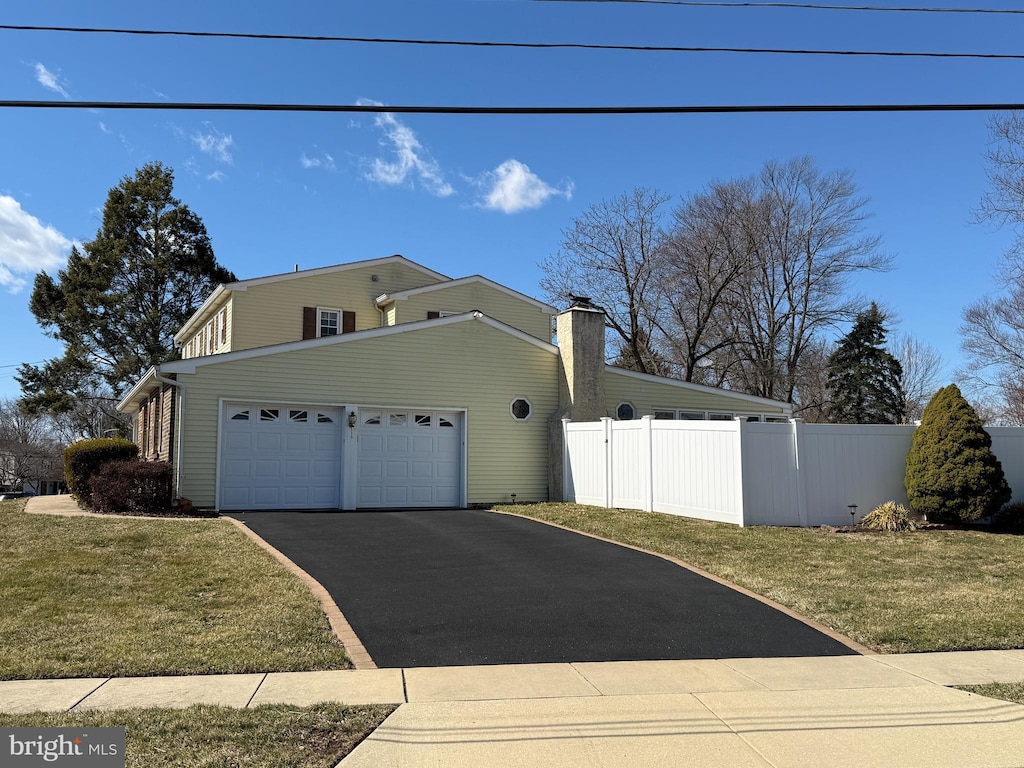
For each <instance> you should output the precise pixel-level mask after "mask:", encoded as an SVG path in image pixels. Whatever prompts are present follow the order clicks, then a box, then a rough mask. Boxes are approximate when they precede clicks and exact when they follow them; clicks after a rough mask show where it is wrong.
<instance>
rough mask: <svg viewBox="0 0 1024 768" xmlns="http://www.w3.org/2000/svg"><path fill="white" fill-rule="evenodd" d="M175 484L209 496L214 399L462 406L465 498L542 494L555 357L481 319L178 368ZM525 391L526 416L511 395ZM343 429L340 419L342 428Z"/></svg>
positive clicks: (206, 502)
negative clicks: (516, 410)
mask: <svg viewBox="0 0 1024 768" xmlns="http://www.w3.org/2000/svg"><path fill="white" fill-rule="evenodd" d="M179 381H180V382H181V384H182V386H183V389H184V393H185V399H184V408H183V414H182V418H183V424H182V427H183V429H184V433H183V434H184V435H185V443H184V445H183V447H182V451H181V456H180V459H181V493H182V495H184V496H186V497H188V498H190V499H191V500H192V501H193V502H194V503H195V504H197V505H199V506H213V505H214V503H215V472H216V467H217V434H218V401H219V400H220V399H221V398H223V399H225V400H231V399H242V400H253V401H260V402H275V401H277V402H293V403H308V404H323V405H328V404H335V405H384V406H409V407H420V408H424V409H426V408H438V409H462V408H465V409H467V414H466V418H467V419H468V437H467V445H466V447H465V451H466V455H467V456H468V462H467V464H468V491H469V494H468V501H469V503H471V504H474V503H484V502H492V501H501V500H508V499H509V496H510V494H512V493H515V494H516V495H517V496H516V497H517V499H519V500H521V501H527V500H543V499H545V498H546V497H547V490H548V489H547V483H548V463H547V455H548V453H547V451H548V449H547V446H548V419H549V417H550V416H551V415H552V414H553V413H554V412H555V411H556V410H557V407H558V384H557V356H556V355H554V354H552V353H551V352H550V351H549V350H546V349H540V348H538V347H535V346H534V345H532V344H530V343H529V342H526V341H523V340H521V339H517V338H515V337H513V336H510V335H509V334H507V333H504V332H502V331H500V330H497V329H494V328H491V327H489V326H487V325H485V324H484V323H482V322H477V321H471V322H462V323H454V324H448V325H442V326H438V327H433V328H429V327H428V328H424V329H421V330H417V331H409V332H406V333H401V334H394V335H388V336H381V337H377V338H369V339H353V340H351V341H346V342H343V343H338V344H328V345H323V346H319V347H315V348H313V349H305V350H297V351H293V352H282V353H279V354H274V355H266V356H260V357H256V358H251V359H247V360H235V361H227V362H224V363H219V364H215V365H209V366H202V367H200V368H197V369H196V373H195V374H180V375H179ZM515 397H526V398H528V399H529V400H530V402H531V403H532V405H533V415H532V416H531V418H530V420H529V421H526V422H517V421H514V420H513V419H512V417H511V415H510V414H509V404H510V403H511V401H512V399H513V398H515ZM344 428H345V429H347V427H344Z"/></svg>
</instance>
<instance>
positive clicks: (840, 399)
mask: <svg viewBox="0 0 1024 768" xmlns="http://www.w3.org/2000/svg"><path fill="white" fill-rule="evenodd" d="M886 333H887V330H886V327H885V315H884V314H883V313H882V311H881V310H880V309H879V308H878V305H877V304H875V303H874V302H871V306H870V307H869V308H868V309H867V310H866V311H864V312H861V313H860V314H858V315H857V319H856V320H855V321H854V323H853V328H851V329H850V332H849V333H848V334H846V335H845V336H844V337H843V338H842V339H841V340H840V341H839V344H838V345H837V346H836V349H835V351H834V352H833V353H832V354H831V355H830V356H829V358H828V392H829V400H830V406H829V420H830V421H832V422H838V423H842V424H900V423H902V422H903V420H904V418H905V416H906V395H905V393H904V391H903V368H902V366H901V365H900V362H899V360H897V359H896V358H895V357H893V356H892V355H891V354H889V351H888V350H887V349H886V348H885V335H886Z"/></svg>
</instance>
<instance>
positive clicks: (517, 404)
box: [508, 397, 533, 421]
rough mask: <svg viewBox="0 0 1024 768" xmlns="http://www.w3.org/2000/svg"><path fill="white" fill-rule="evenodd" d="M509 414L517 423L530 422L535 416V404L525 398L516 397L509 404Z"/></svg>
mask: <svg viewBox="0 0 1024 768" xmlns="http://www.w3.org/2000/svg"><path fill="white" fill-rule="evenodd" d="M508 412H509V414H511V416H512V418H513V419H515V420H516V421H529V420H530V417H531V416H532V415H533V403H531V402H530V401H529V400H527V399H526V398H525V397H515V398H513V399H512V402H511V403H509V404H508Z"/></svg>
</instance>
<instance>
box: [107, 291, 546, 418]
mask: <svg viewBox="0 0 1024 768" xmlns="http://www.w3.org/2000/svg"><path fill="white" fill-rule="evenodd" d="M473 321H476V322H481V323H483V324H484V325H487V326H490V327H491V328H495V329H497V330H499V331H502V332H503V333H507V334H508V335H509V336H514V337H515V338H517V339H519V340H520V341H525V342H527V343H529V344H532V345H533V346H535V347H537V348H539V349H543V350H545V351H547V352H550V353H551V354H555V355H557V354H558V347H556V346H555V345H554V344H550V343H548V342H546V341H541V340H540V339H538V338H536V337H535V336H531V335H530V334H528V333H525V332H523V331H520V330H519V329H518V328H514V327H513V326H511V325H508V324H507V323H503V322H501V321H500V320H495V319H494V318H493V317H489V316H488V315H485V314H484V313H483V312H479V311H477V310H473V311H470V312H463V313H461V314H458V315H449V316H448V317H441V318H432V319H429V320H419V321H417V322H413V323H400V324H399V325H387V326H383V327H381V328H370V329H368V330H365V331H354V332H353V333H343V334H338V335H336V336H321V337H319V338H315V339H304V340H302V341H288V342H284V343H282V344H271V345H269V346H266V347H253V348H251V349H240V350H238V351H237V352H224V353H222V354H219V355H203V356H200V357H191V358H189V359H188V360H172V361H171V362H169V363H162V364H161V365H158V366H153V367H152V368H150V369H149V370H148V371H146V372H145V373H144V374H143V375H142V378H141V379H139V381H138V383H136V384H135V386H133V387H132V388H131V389H130V390H129V391H128V392H127V393H126V394H125V396H124V397H123V398H121V401H120V402H119V403H118V404H117V409H118V410H119V411H124V410H126V409H127V408H128V407H129V406H131V405H132V404H133V403H135V402H137V401H141V400H142V399H143V398H144V397H145V395H146V393H147V392H148V390H149V387H151V386H153V385H154V384H155V383H156V382H157V381H158V380H159V379H158V378H157V377H160V376H163V375H164V374H168V373H175V374H177V373H185V374H190V373H195V372H196V369H197V368H203V367H205V366H207V365H220V364H222V363H230V362H234V361H236V360H248V359H251V358H256V357H266V356H268V355H277V354H281V353H283V352H296V351H299V350H304V349H313V348H316V347H329V346H334V345H336V344H346V343H349V342H353V341H360V340H364V339H374V338H377V337H378V336H392V335H394V334H398V333H407V332H411V331H417V330H422V329H424V328H438V327H441V326H444V325H455V324H457V323H466V322H473Z"/></svg>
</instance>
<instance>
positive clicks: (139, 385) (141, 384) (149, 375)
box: [116, 365, 160, 413]
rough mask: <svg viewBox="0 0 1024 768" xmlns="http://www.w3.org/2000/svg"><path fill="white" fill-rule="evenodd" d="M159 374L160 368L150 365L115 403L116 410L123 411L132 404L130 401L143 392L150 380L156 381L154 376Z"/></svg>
mask: <svg viewBox="0 0 1024 768" xmlns="http://www.w3.org/2000/svg"><path fill="white" fill-rule="evenodd" d="M159 375H160V369H159V368H158V367H157V366H155V365H154V366H151V367H150V368H149V370H147V371H146V372H145V373H144V374H142V378H141V379H139V380H138V382H136V384H135V386H134V387H132V388H131V389H129V390H128V392H127V393H126V394H125V396H124V397H122V398H121V401H120V402H119V403H118V404H117V406H116V410H117V411H119V412H120V413H124V412H125V410H126V409H127V408H128V407H129V406H131V405H132V401H133V400H134V399H135V398H136V397H138V396H139V395H141V394H144V393H143V391H142V390H143V389H145V388H146V387H147V386H150V380H153V381H156V377H157V376H159Z"/></svg>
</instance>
